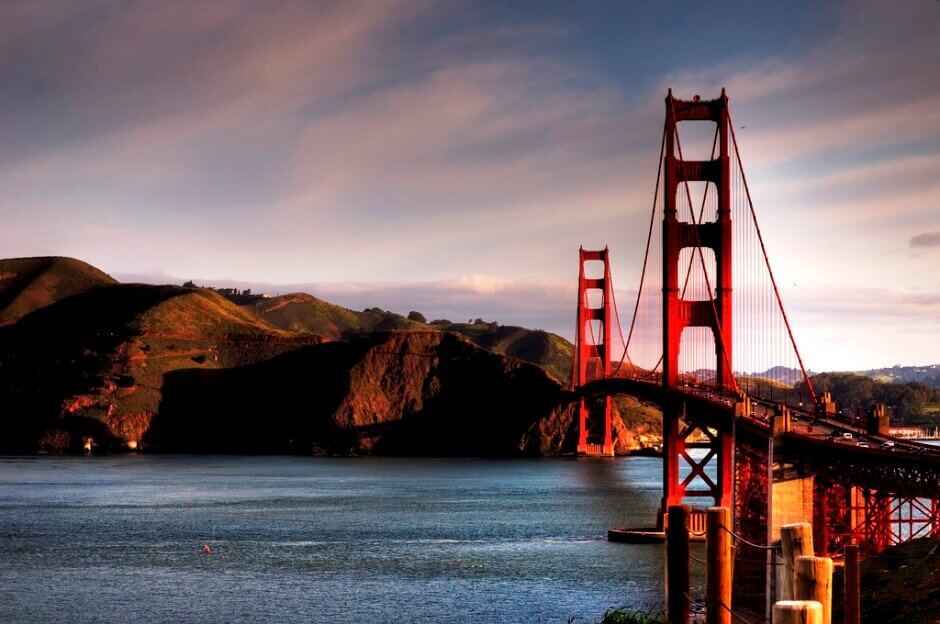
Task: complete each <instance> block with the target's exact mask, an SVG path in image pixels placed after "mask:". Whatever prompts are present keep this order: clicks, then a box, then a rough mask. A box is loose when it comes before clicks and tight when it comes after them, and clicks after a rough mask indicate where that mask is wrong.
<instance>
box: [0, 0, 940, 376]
mask: <svg viewBox="0 0 940 624" xmlns="http://www.w3.org/2000/svg"><path fill="white" fill-rule="evenodd" d="M937 32H940V2H938V1H937V0H907V1H905V2H889V1H884V2H868V1H853V2H827V3H817V2H799V1H797V2H788V3H755V2H740V3H731V2H709V3H681V2H602V1H596V2H571V3H547V2H538V1H533V2H518V1H502V2H469V1H461V0H455V1H450V2H423V1H421V0H408V1H398V0H381V1H372V0H367V1H364V2H355V1H342V2H291V1H285V2H274V1H272V2H248V1H245V2H236V1H228V0H226V1H216V0H202V1H201V2H198V3H192V2H177V1H174V0H166V1H161V2H143V1H141V2H134V1H125V0H121V1H110V0H101V1H98V0H87V1H83V2H70V3H65V2H59V1H51V0H25V1H22V2H20V1H19V0H12V1H11V0H5V1H3V2H0V85H2V87H0V223H2V227H0V255H2V256H4V257H18V256H40V255H64V256H73V257H77V258H80V259H82V260H85V261H87V262H89V263H91V264H93V265H95V266H97V267H99V268H101V269H102V270H104V271H107V272H108V273H111V274H112V275H114V276H115V277H118V278H119V279H122V280H136V281H146V282H155V283H162V282H170V283H174V282H175V283H180V282H182V281H184V280H189V279H192V280H195V281H196V282H197V283H201V284H213V285H236V286H240V287H243V288H244V287H251V288H254V289H255V290H262V291H266V292H269V293H271V294H275V293H281V294H283V293H285V292H288V291H291V290H304V291H307V292H311V293H313V294H315V295H317V296H319V297H322V298H325V299H327V300H330V301H333V302H335V303H339V304H342V305H346V306H348V307H351V308H355V309H361V308H365V307H372V306H378V307H382V308H384V309H391V310H393V311H397V312H401V313H407V312H408V311H410V310H419V311H421V312H423V313H424V314H425V315H426V316H427V317H428V318H429V319H432V318H448V319H451V320H466V319H469V318H476V317H481V318H484V319H486V320H497V321H499V322H501V323H504V324H520V325H524V326H528V327H533V328H541V329H546V330H549V331H554V332H557V333H560V334H562V335H564V336H566V337H568V338H571V337H572V336H573V333H574V301H575V297H576V280H577V273H578V263H577V257H578V256H577V250H578V247H579V246H580V245H584V246H585V247H586V248H599V247H603V246H604V245H609V246H610V249H611V264H612V273H613V276H614V279H615V283H616V286H617V288H618V299H619V300H620V301H621V302H628V301H630V299H631V298H632V297H633V296H634V295H635V293H636V288H637V284H638V282H639V278H640V267H641V264H642V260H643V251H644V245H645V241H646V228H647V220H648V218H649V207H650V203H651V201H652V195H653V190H654V183H655V176H656V169H657V166H658V164H657V155H658V151H659V150H658V148H659V143H660V137H661V132H662V123H663V116H664V105H663V97H664V96H665V93H666V90H667V88H670V87H671V88H673V90H674V92H675V93H676V95H677V96H678V97H684V98H689V97H691V96H692V95H693V94H701V95H702V97H704V98H712V97H716V96H717V95H718V93H719V91H720V89H721V87H726V88H727V90H728V94H729V96H730V101H731V110H732V113H733V117H734V123H735V126H736V129H737V133H738V142H739V145H740V148H741V152H742V160H743V162H744V165H745V167H746V171H747V176H748V180H749V183H750V188H751V192H752V195H753V197H754V202H755V208H756V211H757V215H758V219H759V221H760V223H761V228H762V230H763V232H764V237H765V242H766V245H767V249H768V253H769V254H770V257H771V262H772V263H773V268H774V271H775V273H776V274H777V277H778V281H779V283H780V285H781V295H782V297H783V299H784V302H785V304H786V306H787V311H788V314H789V315H790V320H791V323H792V325H793V327H794V332H795V334H796V339H797V341H798V342H799V344H800V346H801V350H802V352H803V357H804V360H806V362H807V365H808V366H809V367H810V368H812V369H814V370H860V369H865V368H872V367H881V366H891V365H894V364H903V365H919V364H932V363H940V70H938V67H940V37H937V36H936V33H937ZM631 307H632V306H631V305H629V304H625V303H621V304H620V308H621V311H622V313H623V314H627V315H628V314H629V311H630V308H631ZM623 322H624V323H625V324H626V323H628V322H629V318H628V317H626V318H625V319H624V320H623Z"/></svg>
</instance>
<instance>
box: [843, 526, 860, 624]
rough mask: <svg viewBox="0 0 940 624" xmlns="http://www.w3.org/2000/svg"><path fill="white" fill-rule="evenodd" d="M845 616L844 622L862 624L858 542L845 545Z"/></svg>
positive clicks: (846, 623) (845, 623)
mask: <svg viewBox="0 0 940 624" xmlns="http://www.w3.org/2000/svg"><path fill="white" fill-rule="evenodd" d="M843 577H844V579H845V593H844V595H845V617H844V618H843V622H844V624H860V623H861V620H862V604H861V575H860V574H859V568H858V544H848V545H846V547H845V570H844V574H843Z"/></svg>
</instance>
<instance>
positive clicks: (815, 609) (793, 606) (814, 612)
mask: <svg viewBox="0 0 940 624" xmlns="http://www.w3.org/2000/svg"><path fill="white" fill-rule="evenodd" d="M772 622H773V624H823V608H822V605H821V604H819V603H818V602H816V601H815V600H781V601H780V602H778V603H776V604H775V605H774V612H773V620H772Z"/></svg>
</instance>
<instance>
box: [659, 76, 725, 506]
mask: <svg viewBox="0 0 940 624" xmlns="http://www.w3.org/2000/svg"><path fill="white" fill-rule="evenodd" d="M728 119H729V117H728V98H727V96H726V95H725V94H724V92H723V91H722V94H721V97H719V98H718V99H715V100H700V99H699V98H698V97H696V98H694V99H693V100H691V101H685V100H678V99H675V98H674V97H673V96H672V91H671V90H670V91H669V94H668V95H667V97H666V130H665V133H666V143H665V162H664V163H663V173H664V176H663V389H664V390H665V393H666V401H665V403H666V409H664V411H663V449H664V452H665V459H664V462H663V502H662V511H663V513H664V512H665V510H666V508H668V507H669V506H670V505H677V504H680V503H681V502H682V499H683V498H684V497H685V496H706V497H710V498H712V499H713V504H714V505H716V506H719V507H732V505H733V501H732V493H733V481H734V475H733V474H732V473H733V457H734V418H733V417H732V415H730V414H728V415H726V416H725V417H724V419H719V420H722V422H721V423H720V424H719V425H718V426H717V427H716V426H715V423H714V420H713V421H712V422H711V427H708V426H705V425H704V424H703V422H702V420H701V417H700V416H699V415H697V414H694V413H689V412H688V410H687V408H686V405H685V404H684V403H679V402H678V401H672V400H670V398H669V395H670V393H671V392H674V391H676V390H678V389H679V385H680V377H679V349H680V346H681V337H682V330H683V329H685V328H686V327H707V328H709V329H711V331H712V334H713V335H714V337H715V355H716V360H715V367H716V371H715V375H716V379H715V385H716V386H717V388H718V389H719V390H737V383H736V382H735V379H734V370H733V368H732V358H731V329H732V328H731V321H732V319H731V312H732V305H731V280H732V275H731V232H732V228H731V164H730V162H731V161H730V156H729V151H728ZM687 120H692V121H713V122H715V124H716V125H717V127H718V146H719V149H718V157H717V158H716V159H714V160H708V161H687V160H683V159H682V157H681V147H679V146H678V145H677V140H676V137H677V127H678V124H679V122H682V121H687ZM693 181H703V182H710V183H712V184H714V185H715V190H716V192H717V198H718V206H717V208H718V210H717V216H716V220H715V221H713V222H708V223H690V222H686V221H680V220H679V214H678V209H677V197H676V195H677V193H679V192H684V187H683V186H682V185H683V184H684V183H686V182H693ZM701 247H708V248H711V249H712V250H713V251H714V254H715V275H713V276H711V279H712V280H713V281H712V283H713V284H714V287H715V291H714V293H713V297H714V298H713V299H712V300H710V301H709V300H706V301H697V300H686V299H683V298H682V296H683V294H682V293H681V292H680V289H679V281H680V279H679V274H680V271H681V269H680V267H679V255H680V252H681V251H682V249H684V248H692V249H693V253H695V252H696V251H700V250H699V249H698V248H701ZM693 262H698V260H697V259H696V260H693ZM692 447H698V448H702V449H704V450H705V456H704V458H693V457H692V456H691V455H690V454H689V453H688V452H687V449H688V448H692ZM680 458H681V459H682V460H684V461H685V462H686V463H687V464H688V466H689V468H690V469H691V472H690V473H689V475H688V476H686V477H685V478H681V476H680V472H679V470H680ZM712 462H714V464H715V467H716V470H715V478H714V480H712V478H711V477H710V476H708V475H707V474H706V472H705V466H706V465H708V464H711V463H712ZM694 480H698V481H701V482H704V483H705V486H706V487H705V489H704V490H702V489H698V490H690V489H687V487H686V486H688V485H689V484H690V483H691V482H692V481H694ZM661 515H662V514H661Z"/></svg>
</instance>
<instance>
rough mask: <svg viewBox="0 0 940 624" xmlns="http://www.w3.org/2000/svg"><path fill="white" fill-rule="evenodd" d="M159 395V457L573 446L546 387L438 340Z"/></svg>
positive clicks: (290, 363)
mask: <svg viewBox="0 0 940 624" xmlns="http://www.w3.org/2000/svg"><path fill="white" fill-rule="evenodd" d="M164 387H165V392H164V401H163V403H162V404H161V406H160V410H159V415H158V417H157V418H156V419H155V420H154V422H153V426H152V428H151V430H150V432H149V433H148V435H147V436H145V438H144V440H145V441H146V442H147V443H149V444H152V445H154V446H157V447H159V448H161V449H165V450H179V451H210V450H223V451H245V450H250V449H253V450H262V451H265V452H302V453H307V452H313V453H328V454H347V453H356V454H360V453H363V454H364V453H376V454H398V455H467V456H470V455H472V456H480V455H501V456H506V455H519V454H529V455H548V454H556V453H560V452H565V451H568V450H571V449H573V445H574V438H573V436H574V433H575V427H574V426H573V425H574V423H573V414H574V411H573V409H572V408H571V406H569V405H567V404H566V403H565V401H564V393H563V391H562V387H561V386H560V385H559V384H558V383H557V382H556V381H555V380H554V379H552V378H551V377H550V376H548V375H547V374H546V373H545V372H544V371H543V370H542V369H540V368H539V367H537V366H534V365H532V364H528V363H525V362H522V361H519V360H516V359H512V358H506V357H504V356H501V355H498V354H495V353H491V352H489V351H486V350H484V349H481V348H479V347H477V346H476V345H474V344H473V343H472V342H470V341H469V340H467V339H465V338H463V337H461V336H458V335H456V334H452V333H445V332H437V331H394V332H378V333H373V334H371V335H369V336H366V337H363V338H359V339H356V340H353V341H350V342H331V343H326V344H322V345H317V346H312V347H307V348H304V349H299V350H296V351H293V352H291V353H287V354H284V355H281V356H278V357H276V358H273V359H272V360H270V361H267V362H262V363H258V364H253V365H248V366H243V367H238V368H233V369H228V370H214V371H209V370H185V371H177V372H175V373H171V374H170V375H168V379H167V381H166V383H165V386H164ZM259 423H264V426H263V427H259V426H258V424H259Z"/></svg>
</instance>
